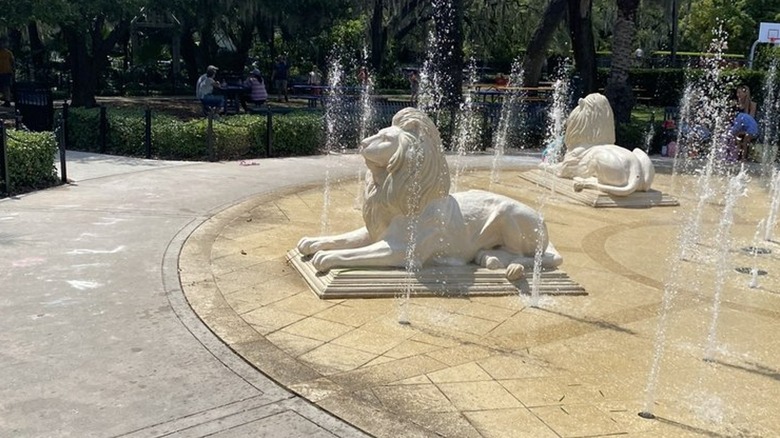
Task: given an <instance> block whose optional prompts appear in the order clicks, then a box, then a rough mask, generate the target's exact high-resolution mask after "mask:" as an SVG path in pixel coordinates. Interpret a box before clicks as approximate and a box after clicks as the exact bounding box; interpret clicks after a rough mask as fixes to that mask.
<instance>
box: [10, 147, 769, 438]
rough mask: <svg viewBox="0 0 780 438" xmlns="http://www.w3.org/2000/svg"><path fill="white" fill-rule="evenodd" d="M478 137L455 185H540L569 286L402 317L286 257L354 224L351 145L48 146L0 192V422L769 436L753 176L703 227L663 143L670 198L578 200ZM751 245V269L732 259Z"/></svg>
mask: <svg viewBox="0 0 780 438" xmlns="http://www.w3.org/2000/svg"><path fill="white" fill-rule="evenodd" d="M491 159H492V158H491V157H489V156H474V157H468V158H467V159H465V167H466V169H465V170H464V172H463V173H462V174H461V175H460V177H459V179H458V181H457V184H458V190H466V189H469V188H482V189H487V188H489V189H490V190H492V191H495V192H498V193H501V194H505V195H508V196H511V197H513V198H516V199H518V200H520V201H522V202H525V203H527V204H529V205H532V206H537V205H540V204H542V203H543V205H544V206H543V213H544V215H545V218H546V220H547V222H548V227H549V230H550V235H551V238H552V240H553V242H554V243H555V245H556V247H557V248H558V250H559V251H560V253H561V254H562V255H563V257H564V263H563V265H562V266H561V269H562V270H563V271H564V272H566V273H567V274H568V275H569V277H571V279H572V280H574V281H576V282H577V283H578V284H580V285H581V286H583V287H584V289H585V290H586V292H587V294H586V295H582V294H572V295H568V294H549V295H543V296H542V297H541V299H540V303H539V306H538V307H531V306H530V305H529V304H530V301H529V300H530V298H529V296H528V295H511V296H503V297H462V296H461V297H433V298H414V297H413V298H412V299H411V301H409V302H408V303H406V304H405V306H406V308H405V311H407V312H408V315H409V320H410V321H411V324H410V325H408V326H406V325H400V324H398V322H397V321H398V318H399V312H400V311H401V306H402V305H404V304H403V301H402V300H399V299H352V300H320V299H318V298H316V296H315V295H314V294H313V293H312V292H311V291H309V290H308V287H307V286H306V284H305V283H304V281H303V280H302V279H301V278H300V276H299V275H298V274H297V272H295V271H294V270H293V269H292V268H291V267H290V266H289V265H288V264H287V263H286V260H285V254H286V252H287V251H288V250H289V249H291V248H292V247H294V245H295V243H296V242H297V240H298V239H299V238H300V237H301V236H304V235H318V234H319V233H320V232H321V230H322V229H323V228H324V225H326V226H327V228H329V229H330V231H332V232H342V231H347V230H350V229H352V228H355V227H358V226H360V225H362V220H361V218H360V213H359V211H358V210H357V209H356V204H358V203H359V198H358V196H357V193H358V183H357V174H358V169H361V168H362V163H361V160H360V159H359V157H357V156H354V155H334V156H329V157H306V158H290V159H284V160H276V159H270V160H256V161H251V162H242V163H239V162H227V163H184V162H156V161H147V160H134V159H124V158H116V157H108V156H101V155H95V154H78V153H71V154H69V161H68V163H69V174H70V176H71V178H73V179H74V184H72V185H68V186H63V187H57V188H53V189H50V190H45V191H41V192H38V193H33V194H29V195H25V196H21V197H19V198H12V199H5V200H2V201H0V262H1V263H3V265H4V266H6V267H7V269H5V270H4V271H3V272H2V273H0V276H1V277H2V284H3V287H2V294H0V316H2V318H0V342H2V345H3V346H4V347H5V348H4V349H3V351H2V352H0V370H2V372H0V436H14V437H16V436H23V437H26V436H36V437H37V436H74V437H82V436H100V437H109V436H132V437H157V436H182V437H183V436H219V437H243V436H247V437H249V436H252V437H257V436H263V437H265V436H268V437H309V436H314V437H319V436H322V437H334V436H337V437H360V436H377V437H416V436H420V437H428V436H431V437H433V436H446V437H586V436H588V437H591V436H631V437H689V436H690V437H694V436H707V437H732V436H744V437H773V436H778V435H780V420H778V418H777V416H776V412H777V409H776V401H777V400H780V354H778V353H777V349H778V347H780V340H778V339H777V338H775V337H774V334H775V333H777V332H778V329H780V280H778V272H777V266H780V264H778V258H780V245H778V244H777V243H775V242H763V241H762V242H760V246H761V247H762V248H765V249H769V250H771V253H769V254H761V255H758V256H753V255H752V254H750V253H748V252H746V251H743V248H745V247H748V246H751V245H754V243H755V238H754V237H755V234H756V233H755V230H756V224H757V223H758V221H759V220H761V219H763V218H764V217H765V216H766V214H767V210H768V205H769V203H768V199H767V193H766V190H764V189H763V188H761V187H760V182H759V181H758V178H754V180H753V181H752V182H751V183H750V185H749V187H748V194H747V196H746V197H744V198H741V199H739V200H738V204H737V206H738V207H737V208H736V210H735V216H734V224H733V227H732V228H731V231H732V233H731V234H730V236H731V238H730V240H724V239H719V235H718V231H719V229H721V228H720V227H721V222H722V221H721V219H722V217H721V213H722V211H723V209H724V208H723V207H724V205H723V201H722V200H720V199H715V198H714V199H711V200H708V201H707V202H705V203H699V201H698V199H696V198H695V196H694V193H693V192H694V191H693V190H691V188H690V187H691V186H692V185H693V184H694V181H693V180H692V179H691V178H689V177H676V178H672V177H671V176H670V175H669V172H668V167H669V162H668V161H664V162H657V167H658V168H659V174H658V175H657V180H656V181H657V182H656V184H655V185H654V187H656V188H657V189H659V190H661V191H663V192H666V193H671V194H673V195H675V196H677V197H678V198H679V200H680V203H681V205H680V206H679V207H655V208H609V209H595V208H592V207H588V206H585V205H582V204H579V203H577V202H575V201H573V200H571V199H569V198H567V197H565V196H561V195H550V194H549V193H548V192H546V191H543V190H542V189H540V188H538V187H536V186H535V185H533V184H532V183H530V182H528V181H525V180H523V179H522V178H519V177H518V176H517V175H518V173H519V172H522V171H525V170H528V169H531V168H533V167H535V165H536V163H537V162H538V158H534V157H527V156H511V157H507V158H506V160H504V164H503V169H502V170H501V173H500V180H499V181H498V182H496V183H493V184H491V183H490V176H491V171H490V169H489V166H490V163H491ZM462 160H463V159H462ZM326 172H327V173H328V174H329V175H330V176H331V177H330V178H329V180H330V182H331V186H330V187H329V193H330V198H329V205H330V208H329V211H328V212H327V214H323V205H324V204H325V203H324V197H323V181H324V180H325V174H326ZM699 205H701V211H700V213H701V214H700V218H701V223H702V227H701V236H702V237H701V239H700V242H699V243H698V244H696V245H695V246H694V250H693V251H692V252H690V253H689V254H688V257H687V258H688V259H689V261H681V260H680V257H679V250H678V249H677V248H678V237H679V235H678V232H679V229H680V226H681V223H683V222H684V221H685V218H686V217H691V216H690V212H692V211H694V210H696V209H697V208H698V207H699ZM323 222H326V223H325V224H323ZM721 237H722V236H721ZM723 242H725V244H724V245H721V243H723ZM723 248H725V253H724V251H723ZM723 254H725V256H723ZM752 266H757V267H759V268H760V269H761V270H762V271H764V272H765V274H766V275H761V276H760V277H759V279H758V281H759V283H758V287H756V288H750V287H748V283H749V281H750V276H749V275H746V274H740V273H738V272H737V271H736V270H735V268H742V267H752ZM720 280H722V282H721V281H720ZM670 284H672V285H674V287H670V286H669V285H670ZM719 284H722V287H720V286H719ZM665 290H666V291H667V295H666V297H667V298H668V300H667V301H666V303H667V304H668V305H667V306H666V308H668V310H669V311H668V312H666V313H664V312H662V309H663V308H664V303H665V301H664V297H665V294H664V292H665ZM669 291H672V292H673V293H672V294H671V295H670V294H669V293H668V292H669ZM716 292H719V293H716ZM716 304H718V305H717V306H716ZM713 308H716V309H718V311H719V313H718V315H717V319H716V320H715V324H714V325H713V323H712V321H713V312H712V310H713ZM662 315H664V316H662ZM659 320H660V321H663V324H662V325H659ZM659 326H660V327H662V328H663V329H664V330H663V332H662V333H660V335H661V336H662V337H661V339H663V342H658V339H659V330H658V328H659ZM713 327H715V329H714V330H713ZM659 345H660V346H662V347H663V348H661V349H659V348H658V346H659ZM712 347H714V349H713V348H712ZM710 350H711V351H710ZM659 352H660V353H661V354H662V356H661V357H660V360H659V364H660V366H659V368H658V379H657V381H656V382H655V384H653V385H651V388H652V391H651V392H652V393H653V394H652V396H651V397H650V399H651V401H652V408H651V410H652V411H653V413H654V414H655V415H656V417H657V418H656V419H655V420H646V419H643V418H640V417H639V416H638V415H637V413H638V412H639V411H641V410H644V409H645V408H646V403H647V402H648V391H647V387H648V375H649V373H650V369H651V364H652V362H653V357H654V354H658V353H659ZM705 356H708V357H709V358H710V359H711V360H709V361H704V360H703V358H704V357H705Z"/></svg>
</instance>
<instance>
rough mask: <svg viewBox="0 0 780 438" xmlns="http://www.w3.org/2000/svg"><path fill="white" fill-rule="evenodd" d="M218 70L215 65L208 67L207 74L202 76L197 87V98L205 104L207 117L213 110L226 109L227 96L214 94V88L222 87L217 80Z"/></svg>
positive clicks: (204, 111)
mask: <svg viewBox="0 0 780 438" xmlns="http://www.w3.org/2000/svg"><path fill="white" fill-rule="evenodd" d="M217 70H219V69H218V68H217V67H214V66H213V65H210V66H208V67H206V73H204V74H202V75H200V77H199V78H198V83H197V84H196V85H195V96H196V97H197V98H198V99H200V101H201V103H203V114H205V115H208V113H209V112H210V111H212V110H213V109H217V108H224V107H225V96H220V95H218V94H214V88H220V87H221V85H220V84H219V82H217V80H216V79H215V78H216V76H217Z"/></svg>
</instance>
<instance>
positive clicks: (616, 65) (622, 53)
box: [605, 0, 639, 123]
mask: <svg viewBox="0 0 780 438" xmlns="http://www.w3.org/2000/svg"><path fill="white" fill-rule="evenodd" d="M617 5H618V11H617V20H616V21H615V27H614V33H613V34H612V65H611V67H610V72H609V79H608V80H607V87H606V92H605V94H606V95H607V99H609V103H610V105H611V106H612V111H613V112H614V114H615V121H616V122H617V123H628V122H629V121H631V110H632V109H633V107H634V102H635V100H634V93H633V92H632V91H631V84H630V82H629V80H628V73H629V70H630V69H631V62H632V59H631V43H632V41H633V39H634V33H635V32H636V18H637V9H638V8H639V0H618V2H617Z"/></svg>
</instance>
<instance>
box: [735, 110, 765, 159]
mask: <svg viewBox="0 0 780 438" xmlns="http://www.w3.org/2000/svg"><path fill="white" fill-rule="evenodd" d="M729 134H730V137H731V138H732V139H733V141H734V142H735V145H736V159H738V160H747V159H748V155H749V149H750V143H751V142H752V141H753V140H755V139H756V137H758V122H756V119H754V118H753V117H752V116H751V115H750V114H748V113H744V112H740V113H737V116H736V117H735V118H734V123H733V124H732V125H731V128H730V129H729Z"/></svg>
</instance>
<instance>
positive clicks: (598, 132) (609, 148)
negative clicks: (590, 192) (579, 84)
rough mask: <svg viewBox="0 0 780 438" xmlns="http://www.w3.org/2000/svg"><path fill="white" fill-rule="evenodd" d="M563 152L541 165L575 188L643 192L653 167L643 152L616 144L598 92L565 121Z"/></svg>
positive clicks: (608, 111)
mask: <svg viewBox="0 0 780 438" xmlns="http://www.w3.org/2000/svg"><path fill="white" fill-rule="evenodd" d="M563 142H564V144H565V145H566V154H565V155H564V157H563V160H562V161H561V162H560V163H555V164H550V163H542V164H541V167H542V168H545V169H547V170H548V171H551V172H552V173H553V174H554V175H556V176H558V177H561V178H568V179H573V180H574V190H575V191H578V192H579V191H581V190H582V189H586V188H587V189H596V190H600V191H602V192H604V193H608V194H610V195H615V196H628V195H630V194H632V193H634V192H637V191H640V192H646V191H648V190H650V186H651V185H652V183H653V178H655V168H654V167H653V163H652V162H651V161H650V157H648V156H647V154H646V153H645V151H643V150H642V149H640V148H636V149H634V150H633V151H629V150H628V149H625V148H623V147H621V146H617V145H615V144H614V143H615V122H614V117H613V115H612V108H611V107H610V106H609V101H608V100H607V98H606V97H605V96H604V95H602V94H599V93H593V94H589V95H588V96H586V97H585V98H583V99H580V100H579V103H578V104H577V107H576V108H574V109H573V110H572V112H571V114H569V117H568V119H567V120H566V134H565V136H564V139H563Z"/></svg>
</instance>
